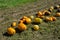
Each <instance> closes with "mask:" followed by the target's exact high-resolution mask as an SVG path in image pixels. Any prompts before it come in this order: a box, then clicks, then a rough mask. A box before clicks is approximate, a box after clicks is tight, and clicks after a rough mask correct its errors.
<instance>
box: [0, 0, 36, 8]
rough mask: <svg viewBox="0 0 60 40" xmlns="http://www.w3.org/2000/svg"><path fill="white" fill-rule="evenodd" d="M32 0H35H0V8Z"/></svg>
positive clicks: (31, 0) (32, 0)
mask: <svg viewBox="0 0 60 40" xmlns="http://www.w3.org/2000/svg"><path fill="white" fill-rule="evenodd" d="M34 1H36V0H0V8H6V7H8V8H9V7H15V6H17V5H18V6H20V5H23V4H26V3H31V2H34Z"/></svg>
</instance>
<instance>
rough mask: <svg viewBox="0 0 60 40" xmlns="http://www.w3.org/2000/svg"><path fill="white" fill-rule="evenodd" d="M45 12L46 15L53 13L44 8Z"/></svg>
mask: <svg viewBox="0 0 60 40" xmlns="http://www.w3.org/2000/svg"><path fill="white" fill-rule="evenodd" d="M43 14H44V15H50V14H51V13H50V12H49V11H47V10H44V12H43Z"/></svg>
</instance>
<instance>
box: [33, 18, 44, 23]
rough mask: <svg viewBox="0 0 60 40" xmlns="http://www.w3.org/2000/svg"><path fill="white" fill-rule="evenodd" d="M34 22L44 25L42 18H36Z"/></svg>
mask: <svg viewBox="0 0 60 40" xmlns="http://www.w3.org/2000/svg"><path fill="white" fill-rule="evenodd" d="M34 22H35V23H42V22H43V20H42V19H41V18H35V19H34Z"/></svg>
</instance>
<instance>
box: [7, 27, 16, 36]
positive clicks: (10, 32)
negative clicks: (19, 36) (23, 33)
mask: <svg viewBox="0 0 60 40" xmlns="http://www.w3.org/2000/svg"><path fill="white" fill-rule="evenodd" d="M7 33H8V34H10V35H13V34H15V33H16V30H15V29H14V28H12V27H9V28H8V29H7Z"/></svg>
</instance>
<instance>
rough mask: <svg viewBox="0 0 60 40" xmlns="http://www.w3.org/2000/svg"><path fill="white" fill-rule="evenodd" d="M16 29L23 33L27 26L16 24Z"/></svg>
mask: <svg viewBox="0 0 60 40" xmlns="http://www.w3.org/2000/svg"><path fill="white" fill-rule="evenodd" d="M18 29H19V30H20V31H24V30H26V29H27V26H26V25H25V24H23V23H19V24H18Z"/></svg>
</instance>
